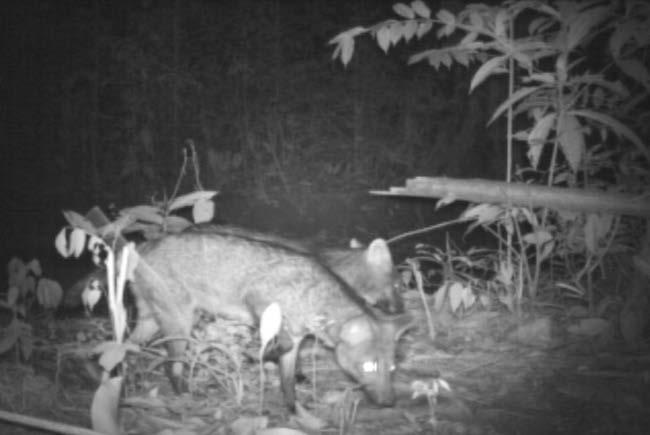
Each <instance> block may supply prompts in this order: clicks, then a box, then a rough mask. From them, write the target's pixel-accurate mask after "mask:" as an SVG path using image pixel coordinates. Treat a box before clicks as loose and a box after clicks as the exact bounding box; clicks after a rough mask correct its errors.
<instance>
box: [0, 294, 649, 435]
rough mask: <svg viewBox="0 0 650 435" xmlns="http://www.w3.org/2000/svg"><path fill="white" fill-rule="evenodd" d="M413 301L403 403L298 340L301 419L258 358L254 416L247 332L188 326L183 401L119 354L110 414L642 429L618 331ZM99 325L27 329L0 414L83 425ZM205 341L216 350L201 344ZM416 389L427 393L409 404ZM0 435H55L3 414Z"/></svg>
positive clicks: (384, 426) (308, 425) (59, 323)
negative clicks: (121, 372)
mask: <svg viewBox="0 0 650 435" xmlns="http://www.w3.org/2000/svg"><path fill="white" fill-rule="evenodd" d="M409 293H412V294H407V295H406V300H407V309H408V311H409V312H410V313H411V314H412V315H413V316H414V317H416V319H418V325H419V326H418V327H417V328H415V329H414V330H412V331H411V332H409V333H407V334H405V335H404V336H403V338H402V340H401V341H400V347H399V351H398V369H397V372H396V376H395V379H394V386H395V390H396V392H397V394H398V398H399V399H398V402H397V404H396V405H395V406H394V407H392V408H377V407H374V406H372V405H371V404H370V403H369V402H367V400H366V399H365V398H364V397H363V395H362V394H361V393H360V392H359V391H356V390H353V385H352V384H351V383H350V382H349V380H347V379H346V378H345V377H344V376H343V375H342V374H341V372H340V370H339V369H338V368H337V366H336V364H335V363H334V360H333V357H332V355H331V353H330V352H327V351H325V350H324V349H322V348H321V347H320V346H309V345H308V346H304V348H303V350H302V351H301V362H300V364H301V367H302V373H303V375H304V377H305V378H306V379H305V380H304V381H303V382H301V383H299V384H298V399H299V402H300V403H302V404H303V405H304V408H305V409H304V410H302V411H301V412H299V413H298V415H297V416H295V415H289V414H288V413H287V412H286V410H285V408H284V406H283V404H282V395H281V393H280V392H279V381H278V376H277V369H276V368H275V365H274V364H272V363H266V364H265V370H266V384H265V385H266V387H265V395H264V403H263V408H262V411H261V412H260V375H259V373H260V371H259V363H258V362H257V361H256V358H255V356H254V355H256V354H257V350H256V349H257V347H256V346H259V341H258V340H257V338H256V334H253V333H252V332H251V331H249V330H248V329H247V328H245V327H242V326H238V325H233V324H229V323H228V322H225V321H220V320H217V321H214V322H209V323H205V324H203V325H202V327H201V326H200V327H197V330H196V331H195V335H196V338H197V342H198V343H203V344H204V345H203V346H204V347H202V348H201V351H200V352H196V347H197V345H195V349H194V352H195V353H194V355H195V357H196V360H195V361H197V362H198V363H199V364H196V365H195V370H194V372H193V373H194V375H193V377H192V381H191V391H192V392H191V393H187V394H184V395H180V396H176V395H174V394H173V393H172V391H171V388H170V385H169V381H168V380H167V378H166V377H165V375H164V369H163V365H162V364H160V362H161V361H162V359H161V357H160V351H156V349H153V350H150V351H148V352H142V353H141V354H138V355H131V356H129V357H128V358H127V360H128V363H129V364H128V369H127V370H126V372H125V377H124V383H123V392H122V399H121V406H120V414H119V421H120V424H121V425H122V428H123V431H124V433H128V434H157V433H164V434H231V433H232V434H253V433H264V432H255V428H264V427H266V428H293V429H296V430H301V431H303V432H304V433H341V434H420V433H421V434H585V433H589V434H637V433H638V434H647V433H650V413H649V412H648V409H650V388H648V383H649V382H650V351H648V350H647V349H645V350H636V351H634V352H632V351H629V350H626V349H625V348H624V347H623V346H622V345H621V344H620V343H619V341H618V340H617V339H616V334H614V333H600V334H598V335H594V336H589V337H587V336H584V335H576V334H572V333H570V332H569V331H573V332H575V329H573V330H572V329H571V325H572V324H575V323H576V322H577V321H579V318H578V317H575V316H573V317H572V316H569V315H567V314H566V313H565V311H561V310H558V309H557V308H553V307H546V308H540V309H538V310H529V312H528V313H527V314H525V315H520V316H515V315H513V314H511V313H508V312H506V311H504V310H494V311H487V310H484V311H481V310H476V311H474V312H471V313H467V314H465V315H464V316H456V315H452V314H448V313H447V314H445V313H434V314H433V316H432V317H433V323H432V326H433V331H430V329H429V327H428V326H427V325H428V322H427V318H426V315H425V312H424V310H423V308H422V299H421V297H420V295H419V294H418V293H417V292H415V291H413V292H409ZM533 311H534V312H533ZM574 314H575V313H574ZM109 329H110V328H109V325H108V321H107V320H106V319H101V318H92V317H81V316H78V317H76V318H73V317H68V318H65V319H61V318H58V319H49V320H48V321H47V322H42V324H37V325H36V326H35V327H34V329H33V331H32V334H33V338H34V341H33V344H34V345H33V351H32V355H31V358H30V360H29V361H27V362H25V361H19V359H18V358H17V357H16V353H15V352H13V351H8V352H5V353H4V354H3V356H2V359H0V383H1V385H2V390H1V392H0V412H2V414H1V415H2V416H4V415H5V413H11V416H13V417H15V416H32V417H39V418H41V419H44V420H45V423H44V424H45V426H44V427H48V426H47V424H48V423H47V422H52V426H51V428H53V427H54V426H53V425H54V422H56V423H65V424H68V425H72V426H77V427H79V428H89V427H90V426H91V423H90V421H91V418H90V408H91V403H92V401H93V395H94V393H95V390H96V389H97V387H98V385H99V382H100V381H99V379H100V376H99V374H98V371H97V365H96V364H93V363H92V362H89V359H88V354H89V353H90V351H91V350H92V348H93V347H94V346H95V345H96V344H98V343H101V342H102V341H104V340H107V339H109V337H110V334H109V332H108V331H109ZM601 332H602V331H601ZM431 333H433V334H434V338H433V339H431ZM208 342H209V343H211V344H212V346H205V343H208ZM158 350H160V348H158ZM414 382H415V384H414ZM418 385H419V388H420V389H419V390H418V391H420V392H425V393H426V391H428V395H427V394H420V395H419V397H417V398H413V396H415V395H417V394H414V388H415V389H418ZM426 386H428V390H426V388H424V389H423V387H426ZM445 386H448V387H449V390H450V391H448V390H447V389H446V388H445ZM436 387H437V388H438V389H439V390H438V391H435V388H436ZM0 433H6V434H26V435H27V434H40V433H52V432H51V431H45V430H42V431H41V430H37V429H35V427H34V426H23V425H21V424H18V423H16V422H11V421H9V420H8V419H7V418H5V417H3V418H0ZM59 433H83V432H75V431H74V430H73V429H66V431H60V432H59ZM268 433H293V432H268Z"/></svg>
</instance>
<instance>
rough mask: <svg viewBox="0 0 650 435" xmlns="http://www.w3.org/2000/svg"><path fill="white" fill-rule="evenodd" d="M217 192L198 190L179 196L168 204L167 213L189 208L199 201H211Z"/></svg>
mask: <svg viewBox="0 0 650 435" xmlns="http://www.w3.org/2000/svg"><path fill="white" fill-rule="evenodd" d="M218 193H219V191H217V190H198V191H196V192H192V193H188V194H186V195H181V196H179V197H177V198H176V199H174V200H173V201H172V202H171V203H170V204H169V207H168V209H169V211H174V210H178V209H179V208H184V207H190V206H193V205H194V204H195V203H197V202H199V201H207V200H211V199H212V198H213V197H214V196H215V195H217V194H218Z"/></svg>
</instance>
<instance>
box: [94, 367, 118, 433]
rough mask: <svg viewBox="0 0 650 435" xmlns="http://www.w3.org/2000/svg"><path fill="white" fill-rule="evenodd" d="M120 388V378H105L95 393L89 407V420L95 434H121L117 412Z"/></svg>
mask: <svg viewBox="0 0 650 435" xmlns="http://www.w3.org/2000/svg"><path fill="white" fill-rule="evenodd" d="M121 387H122V377H121V376H118V377H115V378H110V379H108V378H107V379H105V380H104V381H103V382H102V383H101V385H100V386H99V388H98V389H97V391H96V392H95V395H94V397H93V401H92V404H91V406H90V419H91V421H92V427H93V429H94V430H96V431H97V432H101V433H103V434H106V435H121V434H122V430H121V428H120V423H119V420H118V412H117V411H118V405H119V401H120V390H121Z"/></svg>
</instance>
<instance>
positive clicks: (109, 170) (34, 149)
mask: <svg viewBox="0 0 650 435" xmlns="http://www.w3.org/2000/svg"><path fill="white" fill-rule="evenodd" d="M393 3H394V2H393V1H357V0H354V1H342V0H340V1H321V0H311V1H309V0H307V1H305V0H299V1H298V0H295V1H294V0H282V1H281V0H276V1H252V0H249V1H207V0H206V1H199V0H197V1H181V0H168V1H147V0H140V1H106V0H94V1H92V0H90V1H60V0H50V1H47V0H42V1H37V0H29V1H5V2H2V7H1V10H2V12H1V18H0V19H1V20H2V24H1V25H0V28H1V32H2V34H1V44H2V63H3V68H2V70H1V71H0V93H1V96H0V99H1V101H2V102H3V104H2V115H1V116H2V125H1V130H0V134H1V136H0V141H1V142H2V157H1V161H2V174H3V178H4V181H3V187H4V189H3V190H4V194H3V198H2V201H3V207H2V209H3V224H2V251H3V255H2V258H1V260H2V261H3V263H4V264H6V260H8V258H10V256H12V255H21V256H23V258H24V259H29V258H31V257H32V256H38V257H48V256H50V255H53V252H54V251H53V239H54V236H55V234H56V232H57V231H58V230H59V228H60V227H61V226H62V225H63V224H64V221H63V219H62V217H61V213H60V211H61V210H62V209H74V210H77V211H79V212H82V213H83V212H85V211H86V210H88V209H89V208H90V207H91V206H93V205H100V206H102V207H104V208H105V207H107V206H108V205H109V204H111V203H113V204H115V205H116V206H117V207H118V208H119V207H125V206H130V205H136V204H148V203H150V202H151V200H152V199H156V200H161V199H163V198H164V197H165V196H166V195H170V194H171V192H172V191H173V187H174V185H175V184H176V181H177V179H178V177H179V171H180V168H181V165H182V162H183V153H182V150H183V146H184V143H185V141H186V140H187V139H192V140H193V141H194V143H195V144H196V149H197V151H198V157H199V162H200V170H201V172H200V179H201V182H202V184H203V187H204V188H206V189H215V190H219V191H221V195H220V196H219V197H218V199H217V217H218V219H219V220H221V221H225V222H229V223H234V224H239V225H244V226H250V227H254V228H258V229H261V230H268V231H276V232H280V233H284V234H286V235H293V236H306V235H310V234H314V233H316V232H318V231H323V230H324V231H326V232H327V234H328V236H330V237H331V238H333V239H340V240H344V239H345V238H349V237H358V238H360V239H362V240H364V241H368V240H369V239H370V238H372V237H377V236H382V237H390V236H394V235H396V234H399V233H401V232H403V231H406V230H411V229H414V228H417V227H419V226H424V225H430V224H432V223H435V222H436V221H439V220H442V219H447V218H450V217H453V215H454V213H456V212H457V211H458V208H456V209H452V210H450V211H449V212H444V211H443V212H435V210H434V205H435V203H434V202H433V201H425V200H412V199H391V198H388V199H387V198H378V197H372V196H370V195H368V193H367V191H368V190H369V189H387V188H388V187H389V186H391V185H402V184H403V183H404V181H405V179H406V178H408V177H413V176H419V175H427V176H440V175H446V176H452V177H485V178H494V179H503V178H504V175H505V157H504V153H505V146H503V145H501V143H500V141H501V140H502V138H503V137H504V134H503V130H502V127H501V126H500V125H498V124H497V125H493V126H491V127H490V128H487V127H486V121H487V119H489V116H490V115H491V113H492V111H493V110H494V108H495V107H496V105H497V104H498V103H499V102H500V101H501V100H502V98H503V96H504V91H503V88H502V86H501V84H500V83H499V82H498V81H489V82H487V83H486V84H484V85H483V86H482V87H481V88H480V89H478V90H477V91H475V92H474V93H473V94H472V95H468V84H469V80H470V77H471V73H472V71H473V70H474V68H470V70H467V69H465V68H463V67H459V66H452V67H451V69H444V68H443V69H442V70H441V71H435V70H434V69H432V68H431V67H429V66H427V65H412V66H408V65H407V60H408V56H409V55H410V54H413V53H416V52H417V51H418V50H421V49H424V48H429V47H433V46H436V45H437V44H438V42H436V41H435V40H434V39H433V38H427V37H425V38H424V39H423V40H422V41H413V42H411V43H410V44H408V45H405V44H403V43H400V44H399V46H398V47H396V48H395V49H391V50H390V51H389V53H388V55H386V54H384V53H383V52H382V51H381V49H379V48H378V46H377V44H376V42H375V41H374V40H373V39H371V38H370V37H368V36H363V37H360V38H358V40H357V44H356V51H355V54H354V57H353V59H352V62H351V63H350V65H348V67H347V68H344V67H343V66H342V64H341V63H340V62H339V61H338V60H337V61H333V60H332V59H331V56H332V50H333V46H330V45H328V44H327V42H328V40H330V39H331V38H332V37H334V36H335V35H337V34H338V33H339V32H341V31H344V30H347V29H349V28H351V27H354V26H357V25H365V26H368V25H371V24H374V23H376V22H377V21H379V20H383V19H387V18H395V17H396V16H395V15H394V13H393V12H392V9H391V6H392V4H393ZM428 4H429V6H430V7H431V9H432V10H433V11H436V10H437V9H438V8H440V7H446V8H449V9H451V10H456V9H458V8H460V7H461V6H462V3H455V2H437V3H436V2H432V1H431V2H428ZM181 186H182V192H185V193H186V192H189V191H190V190H192V189H194V188H195V187H196V186H195V184H194V175H193V172H192V171H190V172H189V174H188V175H187V176H185V177H184V178H183V181H182V185H181ZM435 237H438V240H442V239H440V238H441V237H443V235H442V234H437V235H436V236H435Z"/></svg>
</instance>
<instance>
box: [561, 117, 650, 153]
mask: <svg viewBox="0 0 650 435" xmlns="http://www.w3.org/2000/svg"><path fill="white" fill-rule="evenodd" d="M569 113H570V114H571V115H575V116H577V117H582V118H587V119H591V120H594V121H596V122H599V123H601V124H603V125H605V126H607V127H608V128H610V129H611V130H612V131H613V132H614V133H616V134H617V135H618V136H622V137H624V138H626V139H627V140H629V141H630V142H632V143H633V144H634V145H635V146H636V147H637V150H638V151H639V153H641V154H642V155H643V156H645V158H646V160H647V161H650V150H649V149H648V148H647V147H646V145H645V144H644V143H643V141H642V140H641V138H639V136H637V135H636V133H634V132H633V131H632V130H631V129H630V128H629V127H627V126H626V125H625V124H623V123H621V122H620V121H618V120H617V119H615V118H613V117H611V116H609V115H605V114H604V113H598V112H594V111H592V110H570V111H569Z"/></svg>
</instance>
